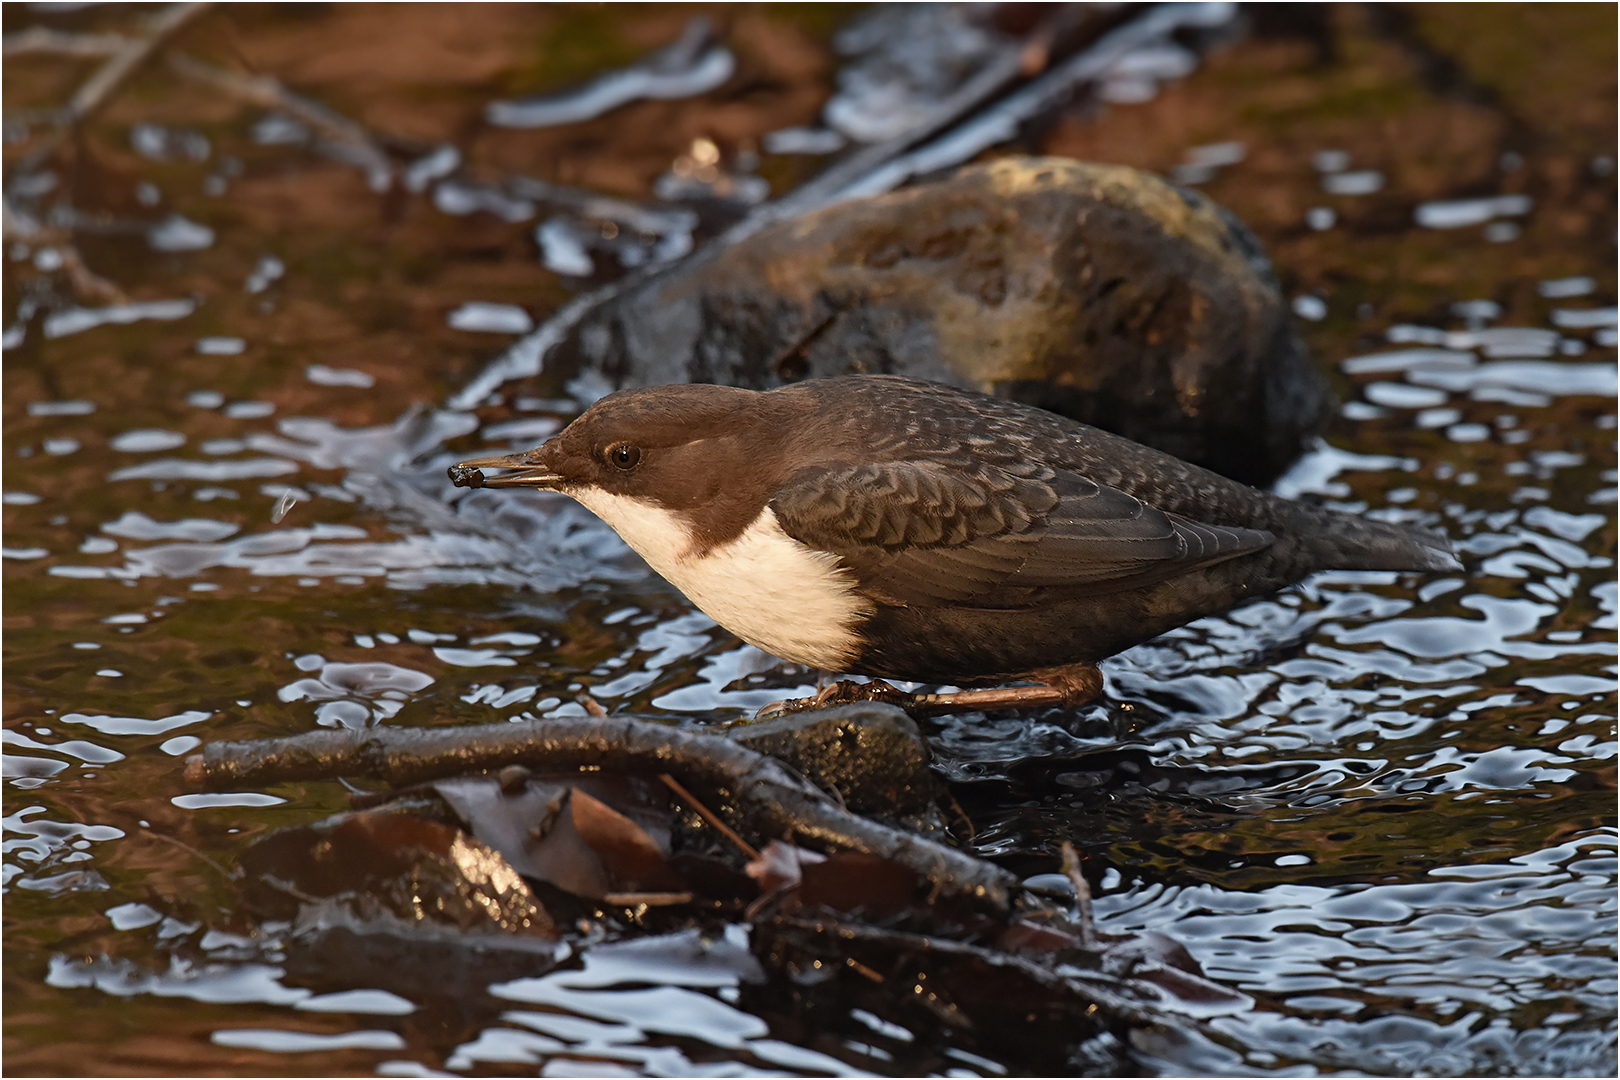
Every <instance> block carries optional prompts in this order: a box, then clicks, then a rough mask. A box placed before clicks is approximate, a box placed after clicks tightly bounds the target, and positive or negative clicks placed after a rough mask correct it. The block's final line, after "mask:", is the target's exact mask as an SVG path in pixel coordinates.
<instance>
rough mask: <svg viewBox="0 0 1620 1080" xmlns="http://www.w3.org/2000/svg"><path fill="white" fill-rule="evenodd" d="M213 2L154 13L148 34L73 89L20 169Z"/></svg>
mask: <svg viewBox="0 0 1620 1080" xmlns="http://www.w3.org/2000/svg"><path fill="white" fill-rule="evenodd" d="M211 6H212V5H211V4H208V3H185V4H170V5H169V6H168V7H166V8H164V9H163V10H162V11H160V12H158V13H157V15H155V16H153V17H152V19H151V21H150V22H149V23H148V25H147V29H148V33H147V34H146V35H145V36H143V37H138V38H131V39H128V40H127V41H126V42H125V44H124V46H123V48H121V49H120V50H119V51H117V52H115V53H113V54H112V55H111V56H109V57H108V58H107V62H106V63H104V64H102V65H101V67H99V68H97V69H96V71H95V73H94V74H93V75H91V76H90V78H88V79H86V80H85V81H84V83H83V84H82V85H81V86H80V87H79V89H78V90H76V91H75V92H74V94H73V97H72V98H71V99H70V100H69V101H68V103H67V104H66V105H64V106H63V107H62V110H61V112H60V113H58V114H57V120H56V128H55V130H53V131H52V132H51V133H50V134H49V135H47V136H46V137H45V140H44V141H43V142H42V143H40V145H39V146H37V147H35V148H34V149H33V150H32V151H30V152H29V154H28V156H27V157H26V158H25V159H24V160H23V162H22V163H21V164H20V165H19V166H18V168H17V172H18V173H28V172H33V171H34V170H35V169H37V168H38V167H39V166H40V165H41V164H43V163H44V162H45V161H46V160H48V159H49V158H50V156H51V155H52V154H54V153H56V151H57V149H58V148H59V147H60V146H61V145H62V141H63V140H64V139H66V138H67V136H68V134H69V133H70V132H72V131H73V130H74V129H75V128H77V127H78V126H79V125H81V124H83V123H84V122H85V121H87V120H89V119H90V118H91V117H93V116H95V114H96V113H98V112H100V111H101V110H102V109H104V108H106V107H107V105H108V104H110V103H111V102H112V100H113V98H114V97H115V96H116V95H117V93H118V91H119V90H121V89H122V88H123V87H124V84H125V83H127V82H129V80H130V78H131V77H133V76H134V74H135V73H136V72H138V71H140V70H141V68H143V67H145V66H146V65H147V64H148V63H149V62H150V61H151V59H152V58H153V57H154V56H156V55H157V54H158V52H159V51H160V50H162V49H163V47H164V46H166V45H167V44H168V43H169V42H170V41H172V40H173V39H174V37H175V35H176V34H178V33H179V32H180V31H181V30H182V29H184V28H185V27H186V26H187V25H189V24H190V23H191V22H193V21H194V20H195V19H197V18H198V17H199V16H201V15H202V14H203V13H205V12H206V11H207V10H208V9H209V8H210V7H211Z"/></svg>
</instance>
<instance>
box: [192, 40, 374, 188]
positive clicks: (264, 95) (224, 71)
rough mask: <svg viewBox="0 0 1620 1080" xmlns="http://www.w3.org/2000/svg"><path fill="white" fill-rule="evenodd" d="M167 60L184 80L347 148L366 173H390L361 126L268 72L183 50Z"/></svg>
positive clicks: (367, 132)
mask: <svg viewBox="0 0 1620 1080" xmlns="http://www.w3.org/2000/svg"><path fill="white" fill-rule="evenodd" d="M168 63H169V67H170V68H171V69H172V70H173V71H174V72H176V73H177V74H179V75H183V76H185V77H186V78H188V79H192V80H194V81H196V82H200V83H203V84H205V85H207V86H211V87H213V88H214V89H216V90H220V91H222V92H224V93H227V94H229V95H231V96H232V97H234V98H238V99H240V100H242V101H246V102H248V103H249V104H251V105H258V106H260V107H261V108H265V109H270V110H272V111H275V112H280V113H283V114H285V115H287V116H289V117H291V118H292V119H294V120H297V121H298V122H299V123H301V124H303V125H304V126H305V127H308V128H309V129H310V130H311V131H313V132H314V133H315V134H316V135H318V136H319V137H321V138H322V139H325V140H326V141H327V142H329V143H332V144H334V145H337V146H341V147H344V148H345V149H347V150H349V151H350V152H351V154H352V155H353V157H352V159H351V160H352V162H353V164H355V165H358V166H359V167H361V168H362V169H364V170H365V171H366V172H367V173H368V174H372V175H374V176H378V177H381V178H384V179H386V178H387V177H389V176H392V175H393V163H392V162H391V161H389V159H388V155H387V153H385V152H384V151H383V149H382V147H381V146H380V145H378V142H377V140H376V139H374V138H373V137H372V135H371V133H370V132H369V131H367V130H366V129H365V128H364V127H363V126H362V125H360V124H357V123H355V122H354V121H353V120H350V119H349V118H348V117H346V116H342V115H339V114H338V113H336V112H334V111H333V110H331V109H329V108H327V107H326V106H325V105H322V104H321V103H320V102H318V101H314V100H311V99H310V98H306V97H303V96H301V95H299V94H295V93H293V92H292V91H291V90H288V89H287V88H286V87H285V86H283V85H282V84H281V82H280V80H278V79H275V78H272V77H271V76H269V75H246V74H243V73H242V72H239V71H231V70H229V69H228V68H222V67H217V66H215V65H213V64H209V63H204V62H203V61H201V60H198V59H196V58H195V57H191V56H187V55H185V54H184V53H174V54H172V55H170V56H169V58H168Z"/></svg>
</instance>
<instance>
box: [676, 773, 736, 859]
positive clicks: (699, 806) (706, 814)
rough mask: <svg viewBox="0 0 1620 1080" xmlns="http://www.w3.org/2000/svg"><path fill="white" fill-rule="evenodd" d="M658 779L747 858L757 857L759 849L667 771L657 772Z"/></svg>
mask: <svg viewBox="0 0 1620 1080" xmlns="http://www.w3.org/2000/svg"><path fill="white" fill-rule="evenodd" d="M658 779H660V780H662V781H663V782H664V785H665V786H666V787H668V788H669V790H671V791H673V792H674V793H675V794H677V795H679V796H680V797H681V798H682V799H684V800H686V803H687V805H688V806H690V807H691V808H692V809H694V810H696V811H697V812H698V816H699V817H701V818H702V819H703V820H704V821H707V822H708V823H709V824H710V825H713V826H714V827H715V828H716V829H718V830H720V832H721V834H722V835H724V836H725V838H726V839H727V840H730V841H731V842H732V843H733V844H736V845H737V849H738V850H739V851H741V852H742V853H743V854H744V855H747V856H748V857H749V859H752V860H758V859H759V850H758V849H757V848H755V847H754V845H752V844H750V843H749V842H748V841H746V840H744V839H743V838H742V837H740V836H738V835H737V831H736V830H735V829H733V828H732V827H731V826H730V825H727V824H726V823H725V822H723V821H721V820H720V817H719V815H717V814H716V813H715V812H714V811H713V810H710V809H709V808H708V807H707V806H704V805H703V803H702V802H701V801H699V799H698V797H697V796H696V795H693V794H692V793H691V792H690V791H687V790H686V789H685V788H684V787H682V786H681V782H680V781H679V780H677V779H675V778H674V777H673V776H671V775H669V773H659V774H658Z"/></svg>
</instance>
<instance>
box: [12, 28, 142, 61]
mask: <svg viewBox="0 0 1620 1080" xmlns="http://www.w3.org/2000/svg"><path fill="white" fill-rule="evenodd" d="M129 44H130V39H129V38H127V37H125V36H123V35H122V34H74V33H70V32H68V31H65V30H52V29H51V28H50V27H48V26H30V27H29V28H28V29H26V30H19V31H18V32H17V33H15V34H7V35H6V36H5V38H4V39H0V54H3V55H4V56H5V57H6V58H8V59H9V58H11V57H14V56H29V55H35V54H45V55H52V56H82V57H94V56H113V55H115V54H117V53H120V52H122V51H123V50H124V49H127V48H128V47H129Z"/></svg>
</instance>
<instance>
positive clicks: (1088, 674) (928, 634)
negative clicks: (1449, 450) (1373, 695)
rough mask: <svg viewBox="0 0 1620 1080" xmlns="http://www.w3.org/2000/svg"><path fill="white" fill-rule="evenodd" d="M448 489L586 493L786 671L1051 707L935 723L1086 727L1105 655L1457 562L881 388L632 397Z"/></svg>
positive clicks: (1300, 509) (982, 408) (1102, 439)
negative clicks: (1322, 588)
mask: <svg viewBox="0 0 1620 1080" xmlns="http://www.w3.org/2000/svg"><path fill="white" fill-rule="evenodd" d="M492 468H499V469H504V470H508V471H507V472H505V473H503V474H500V475H496V476H490V477H485V475H484V474H483V472H482V470H484V469H492ZM450 478H451V480H453V481H454V482H455V483H456V484H458V485H461V486H465V487H482V486H490V487H534V488H543V489H546V490H550V491H560V492H563V493H564V494H567V495H570V496H572V497H573V498H575V499H577V500H578V501H579V502H580V503H582V504H583V505H584V506H585V507H586V508H587V509H589V510H591V511H592V512H593V513H595V514H596V515H597V516H598V517H600V518H601V519H602V520H603V521H605V522H606V523H607V524H608V525H610V526H612V527H613V529H614V530H615V531H616V532H618V534H619V535H620V536H621V537H623V538H624V540H625V542H626V543H628V544H629V545H630V546H631V547H632V548H634V549H635V550H636V552H637V553H639V554H640V555H641V557H642V558H643V559H645V560H646V561H647V563H648V564H649V565H650V566H651V567H652V568H653V569H654V570H656V571H658V572H659V573H660V574H662V575H663V576H664V577H665V578H666V579H668V580H669V582H670V583H671V584H673V585H674V586H675V587H676V588H678V589H680V590H681V592H683V593H685V594H686V596H687V597H688V598H689V599H690V600H691V601H692V602H693V603H694V604H696V605H697V606H698V607H699V608H701V609H702V610H703V611H704V612H705V613H706V614H707V615H708V616H709V617H710V618H712V619H714V621H715V622H717V623H719V624H720V625H721V626H724V627H725V628H726V629H728V630H730V631H731V632H732V633H734V634H736V635H737V636H738V637H740V638H742V639H743V640H744V641H747V642H749V643H750V644H753V645H756V646H758V647H759V648H761V649H764V650H765V651H766V652H769V653H773V654H775V655H776V656H780V657H782V658H784V659H787V660H792V661H795V662H798V663H801V664H808V665H810V666H812V667H816V668H820V669H823V670H826V671H832V672H850V673H855V674H862V675H872V676H879V677H883V678H892V679H903V680H908V681H914V682H924V683H946V684H951V685H955V686H973V685H976V684H978V685H982V684H987V683H1007V682H1034V683H1036V684H1037V685H1034V686H1019V687H1011V688H1004V689H995V690H967V691H962V692H960V693H956V694H934V695H919V696H917V697H916V698H912V699H910V701H911V702H912V703H914V704H920V705H923V706H924V707H929V708H934V709H938V708H942V707H943V708H1005V707H1010V706H1021V705H1040V704H1068V705H1076V704H1081V703H1083V702H1085V701H1087V700H1090V699H1091V698H1092V697H1094V696H1095V695H1096V694H1097V693H1098V692H1099V691H1100V689H1101V686H1102V682H1101V676H1100V674H1099V673H1098V671H1097V668H1096V663H1097V661H1099V660H1102V659H1103V658H1104V657H1108V656H1112V655H1113V654H1114V653H1117V652H1120V651H1121V650H1123V649H1127V648H1129V647H1131V646H1132V645H1136V644H1139V643H1141V642H1144V641H1147V640H1148V639H1150V638H1153V637H1156V636H1158V635H1159V634H1162V633H1164V632H1165V631H1167V630H1171V629H1174V628H1175V627H1178V626H1181V625H1182V624H1184V623H1188V622H1191V621H1192V620H1194V619H1197V618H1200V617H1202V616H1205V615H1213V614H1216V613H1218V612H1222V611H1225V610H1227V609H1228V608H1231V607H1233V606H1234V605H1236V604H1240V603H1242V602H1243V601H1245V600H1249V599H1252V598H1255V597H1260V596H1265V595H1267V594H1268V593H1272V592H1275V591H1277V590H1278V589H1281V588H1283V587H1285V586H1288V585H1291V584H1293V583H1295V582H1297V581H1299V580H1301V579H1302V578H1304V577H1306V576H1308V575H1309V574H1312V573H1314V572H1316V571H1318V570H1330V569H1340V570H1448V569H1455V568H1456V567H1457V565H1458V564H1457V562H1456V560H1455V559H1454V558H1453V557H1452V556H1451V554H1450V550H1449V547H1450V545H1449V544H1448V543H1447V541H1446V540H1445V539H1444V538H1443V537H1439V536H1435V535H1432V534H1430V533H1426V532H1423V531H1420V530H1418V529H1414V528H1409V527H1407V526H1403V525H1395V524H1389V523H1386V522H1381V521H1372V520H1369V519H1366V518H1361V517H1355V516H1353V515H1350V514H1343V513H1339V512H1336V511H1333V510H1327V509H1323V508H1320V507H1315V506H1309V505H1306V504H1304V503H1300V502H1295V501H1293V500H1291V499H1285V498H1282V497H1280V496H1276V495H1271V494H1268V493H1266V492H1264V491H1260V490H1257V489H1255V488H1251V487H1248V486H1247V485H1244V484H1240V483H1237V482H1236V481H1233V480H1228V479H1226V478H1225V477H1222V476H1218V475H1216V474H1215V473H1212V472H1209V471H1207V470H1205V469H1201V468H1199V467H1197V466H1195V465H1190V464H1188V463H1187V462H1184V461H1181V460H1179V459H1177V458H1174V457H1171V456H1170V455H1168V454H1164V453H1161V452H1159V451H1157V450H1152V449H1150V448H1148V447H1145V446H1141V445H1139V444H1137V443H1134V442H1131V441H1130V440H1128V439H1124V438H1121V437H1119V436H1117V435H1111V434H1109V433H1107V432H1105V431H1100V430H1098V429H1096V428H1093V427H1088V426H1086V425H1084V424H1080V423H1077V422H1075V421H1072V420H1068V419H1065V418H1064V417H1061V416H1057V415H1055V414H1053V413H1049V412H1045V411H1043V410H1041V409H1037V408H1033V407H1031V406H1027V405H1021V404H1018V403H1016V402H1012V401H1006V400H1003V399H1001V398H996V397H990V396H987V395H984V394H977V393H973V392H971V391H967V390H961V389H958V388H956V387H952V386H945V385H940V384H936V383H928V382H920V381H917V380H913V379H906V378H899V377H895V376H887V375H856V376H850V377H846V378H836V379H818V380H812V381H809V382H803V383H798V384H795V385H792V386H785V387H782V388H780V389H777V390H771V391H766V392H760V391H754V390H741V389H737V388H735V387H729V386H710V385H682V386H655V387H648V388H642V389H632V390H621V391H619V392H618V393H615V394H611V395H609V396H607V397H605V398H603V399H602V400H601V401H598V402H597V403H596V404H595V405H593V406H591V407H590V409H588V410H586V411H585V412H584V413H583V414H581V415H580V416H579V417H578V418H577V419H575V420H574V422H573V423H571V424H569V425H568V427H567V428H565V429H564V430H563V431H562V432H560V433H559V434H557V435H556V436H554V437H553V438H552V439H550V440H549V441H548V442H546V444H545V445H543V446H541V447H539V448H538V449H535V450H530V451H528V452H526V453H520V454H511V455H506V456H501V457H489V458H480V459H477V460H474V461H467V462H463V463H462V464H460V465H455V466H453V467H451V469H450ZM841 685H843V684H841Z"/></svg>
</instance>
